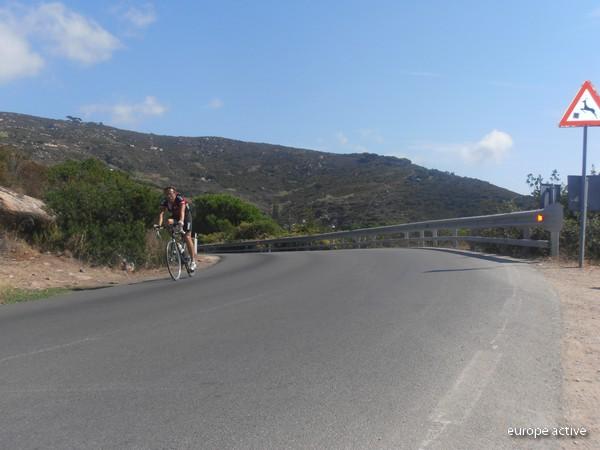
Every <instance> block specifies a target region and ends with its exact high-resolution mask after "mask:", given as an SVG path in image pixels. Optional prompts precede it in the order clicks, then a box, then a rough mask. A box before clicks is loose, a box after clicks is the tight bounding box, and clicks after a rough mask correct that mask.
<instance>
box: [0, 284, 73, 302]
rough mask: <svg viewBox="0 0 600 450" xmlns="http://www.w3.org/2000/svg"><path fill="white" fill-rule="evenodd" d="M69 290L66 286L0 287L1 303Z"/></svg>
mask: <svg viewBox="0 0 600 450" xmlns="http://www.w3.org/2000/svg"><path fill="white" fill-rule="evenodd" d="M65 292H69V289H66V288H48V289H22V288H15V287H4V288H0V305H10V304H13V303H20V302H27V301H31V300H40V299H43V298H48V297H52V296H55V295H58V294H64V293H65Z"/></svg>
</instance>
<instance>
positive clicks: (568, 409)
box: [537, 261, 600, 449]
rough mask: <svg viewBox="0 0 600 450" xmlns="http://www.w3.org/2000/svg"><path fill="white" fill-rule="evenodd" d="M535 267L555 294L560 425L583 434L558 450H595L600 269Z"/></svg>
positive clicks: (598, 437) (599, 399)
mask: <svg viewBox="0 0 600 450" xmlns="http://www.w3.org/2000/svg"><path fill="white" fill-rule="evenodd" d="M537 268H538V269H539V270H540V271H541V272H542V274H543V275H544V276H545V277H546V279H547V280H548V281H549V282H550V284H551V285H552V287H553V288H554V290H555V291H556V292H557V293H558V295H559V296H560V301H561V312H562V348H561V359H562V366H563V377H564V379H563V408H564V414H565V419H564V420H565V426H573V427H585V428H586V429H587V430H589V436H588V437H587V438H583V439H577V440H574V441H564V442H563V448H569V449H572V448H578V449H582V448H584V449H599V448H600V267H599V266H587V267H585V268H584V269H579V267H578V265H577V263H576V262H572V261H566V262H565V261H561V262H560V263H556V262H552V261H543V262H540V263H539V264H537Z"/></svg>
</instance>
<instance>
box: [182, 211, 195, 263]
mask: <svg viewBox="0 0 600 450" xmlns="http://www.w3.org/2000/svg"><path fill="white" fill-rule="evenodd" d="M183 231H185V243H186V245H187V248H188V252H189V255H190V257H191V259H192V261H196V249H195V248H194V241H193V240H192V217H191V214H186V217H185V221H184V222H183Z"/></svg>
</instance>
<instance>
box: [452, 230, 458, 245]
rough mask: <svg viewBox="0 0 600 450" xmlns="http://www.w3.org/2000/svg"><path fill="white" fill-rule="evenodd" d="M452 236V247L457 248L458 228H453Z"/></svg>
mask: <svg viewBox="0 0 600 450" xmlns="http://www.w3.org/2000/svg"><path fill="white" fill-rule="evenodd" d="M453 236H454V238H455V239H454V240H453V241H452V243H453V244H454V248H458V229H455V230H454V233H453Z"/></svg>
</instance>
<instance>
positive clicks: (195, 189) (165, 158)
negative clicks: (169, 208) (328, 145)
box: [0, 113, 531, 228]
mask: <svg viewBox="0 0 600 450" xmlns="http://www.w3.org/2000/svg"><path fill="white" fill-rule="evenodd" d="M0 144H5V145H10V146H11V147H13V148H15V149H17V150H18V151H21V152H24V153H26V154H27V155H28V156H29V157H31V158H32V159H33V160H35V161H37V162H41V163H43V164H46V165H50V164H53V163H56V162H61V161H64V160H66V159H83V158H88V157H95V158H98V159H100V160H102V161H105V162H106V163H107V164H109V165H111V166H112V167H114V168H118V169H121V170H125V171H127V172H130V173H132V174H133V175H134V176H135V177H136V178H138V179H141V180H145V181H148V182H151V183H153V184H156V185H159V186H163V185H166V184H170V183H172V184H175V185H176V186H177V187H178V188H179V189H180V190H181V191H182V192H184V193H185V194H186V195H188V196H190V195H195V194H200V193H206V192H229V193H232V194H234V195H237V196H239V197H241V198H243V199H245V200H248V201H251V202H253V203H255V204H257V205H258V206H259V207H260V208H262V209H263V210H264V211H266V212H269V213H272V214H273V215H274V216H275V217H276V218H277V219H278V220H279V221H280V223H282V224H287V223H291V222H298V221H301V220H303V219H305V220H310V219H312V218H315V219H317V220H318V221H319V222H320V223H322V224H323V225H335V226H336V227H337V228H348V227H356V226H367V225H378V224H388V223H398V222H408V221H415V220H425V219H437V218H445V217H459V216H469V215H479V214H489V213H495V212H498V211H500V210H502V208H503V207H504V205H505V203H506V202H508V201H511V200H514V201H515V202H516V203H517V204H518V205H519V206H521V207H525V206H530V202H531V200H530V199H529V198H528V197H523V196H520V195H518V194H516V193H514V192H511V191H509V190H506V189H502V188H500V187H497V186H494V185H492V184H490V183H487V182H484V181H480V180H476V179H473V178H466V177H459V176H456V175H453V174H450V173H447V172H441V171H438V170H430V169H426V168H424V167H421V166H418V165H415V164H412V163H411V161H410V160H408V159H404V158H395V157H391V156H379V155H374V154H369V153H361V154H334V153H325V152H318V151H313V150H305V149H296V148H290V147H283V146H278V145H271V144H260V143H250V142H241V141H235V140H231V139H224V138H219V137H178V136H160V135H155V134H151V133H150V134H145V133H137V132H132V131H127V130H120V129H117V128H113V127H108V126H104V125H102V124H99V123H94V122H76V121H64V120H55V119H45V118H40V117H34V116H27V115H22V114H14V113H0Z"/></svg>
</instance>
